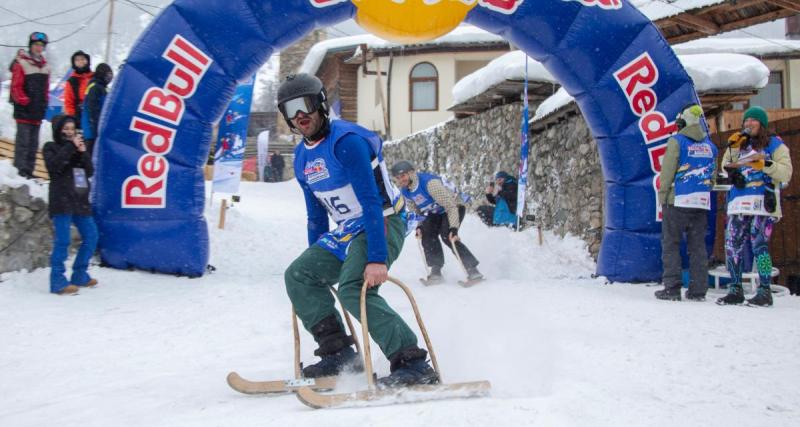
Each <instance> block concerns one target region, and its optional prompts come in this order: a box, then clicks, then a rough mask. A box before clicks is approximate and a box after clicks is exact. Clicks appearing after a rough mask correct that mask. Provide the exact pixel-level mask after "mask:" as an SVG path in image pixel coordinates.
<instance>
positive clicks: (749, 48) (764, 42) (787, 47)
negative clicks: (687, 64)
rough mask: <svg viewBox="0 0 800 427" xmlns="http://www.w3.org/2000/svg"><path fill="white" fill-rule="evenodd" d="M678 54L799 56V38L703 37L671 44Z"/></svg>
mask: <svg viewBox="0 0 800 427" xmlns="http://www.w3.org/2000/svg"><path fill="white" fill-rule="evenodd" d="M672 49H673V50H675V53H678V54H696V53H743V54H746V55H755V56H800V40H785V39H757V38H751V37H747V38H729V39H721V38H705V39H698V40H693V41H690V42H686V43H681V44H677V45H674V46H672Z"/></svg>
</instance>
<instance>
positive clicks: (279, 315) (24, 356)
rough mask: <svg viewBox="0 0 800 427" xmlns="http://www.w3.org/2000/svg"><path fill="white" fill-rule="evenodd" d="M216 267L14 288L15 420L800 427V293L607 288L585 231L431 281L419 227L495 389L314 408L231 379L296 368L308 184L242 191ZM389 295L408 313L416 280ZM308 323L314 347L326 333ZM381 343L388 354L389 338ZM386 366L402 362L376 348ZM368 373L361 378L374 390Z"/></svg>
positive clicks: (442, 307)
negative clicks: (315, 332)
mask: <svg viewBox="0 0 800 427" xmlns="http://www.w3.org/2000/svg"><path fill="white" fill-rule="evenodd" d="M218 206H219V204H218V201H217V202H215V203H214V207H212V208H210V209H209V211H208V212H209V214H208V218H209V223H210V224H212V228H211V239H212V259H211V264H213V265H214V266H215V267H216V268H217V271H216V272H215V273H213V274H210V275H206V276H205V277H203V278H199V279H186V278H178V277H171V276H165V275H155V274H150V273H144V272H128V271H118V270H111V269H103V268H98V267H94V268H93V269H92V271H91V272H92V274H93V275H94V276H95V277H97V278H98V279H99V280H100V285H99V286H98V287H97V288H96V289H87V290H82V291H81V293H80V295H78V296H74V297H60V296H54V295H50V294H49V293H48V285H47V277H48V270H47V269H40V270H36V271H34V272H30V273H26V272H19V273H10V274H4V275H3V276H2V277H1V279H2V283H0V343H2V344H1V345H0V378H2V380H1V381H0V396H2V399H0V425H2V426H14V427H23V426H46V425H61V426H78V425H80V426H112V425H113V426H155V425H158V426H217V425H220V426H234V425H235V426H248V425H253V426H255V425H259V426H264V425H281V426H315V427H318V426H345V425H346V426H353V425H365V426H367V425H369V426H372V425H380V426H409V425H413V426H434V425H435V426H487V425H496V426H520V425H545V426H553V425H558V426H562V425H567V426H574V425H582V426H583V425H585V426H627V425H631V426H641V425H647V426H675V425H681V426H687V425H697V426H715V425H718V426H729V425H742V426H755V425H767V424H769V425H776V426H777V425H785V426H790V425H800V424H798V423H800V407H798V399H797V396H798V395H797V391H798V390H797V385H798V384H800V365H798V363H797V356H798V354H800V334H798V332H797V328H798V325H799V324H798V319H800V316H798V312H800V298H796V297H792V296H784V297H779V298H776V301H775V306H774V307H773V308H771V309H756V308H748V307H719V306H717V305H715V304H714V303H713V302H712V299H713V298H711V299H709V300H708V301H706V302H704V303H693V302H681V303H667V302H661V301H657V300H655V299H654V298H653V295H652V293H653V291H654V290H655V289H657V288H656V287H652V286H650V287H648V286H644V285H626V284H615V285H604V282H603V280H602V279H592V278H591V274H592V272H593V271H594V265H593V263H592V261H591V259H590V258H589V257H588V256H587V254H586V253H585V251H584V249H583V248H582V245H581V243H580V241H578V240H577V239H574V238H568V239H563V240H562V239H558V238H556V237H555V236H553V235H550V234H546V235H545V243H544V245H543V246H541V247H540V246H538V243H537V237H536V234H535V231H533V230H531V231H526V232H523V233H512V232H510V231H508V230H505V229H487V228H485V227H483V226H482V225H481V224H480V221H479V220H478V219H477V218H476V217H475V216H468V218H467V220H466V221H465V224H464V227H463V229H462V232H461V233H460V234H461V235H462V237H463V238H464V241H465V243H466V244H467V245H468V246H469V247H470V248H471V249H472V250H473V251H474V252H475V254H476V255H477V257H478V258H479V259H480V260H481V269H482V271H483V272H484V273H485V274H486V275H487V277H489V280H488V281H487V282H485V283H483V284H481V285H478V286H475V287H473V288H469V289H464V288H461V287H459V286H458V285H457V284H456V281H457V280H458V279H459V278H460V270H459V268H457V267H456V264H455V260H454V259H453V257H452V256H449V257H448V258H447V264H446V265H445V275H446V277H447V279H448V282H449V283H447V284H444V285H440V286H436V287H430V288H425V287H423V286H422V285H420V284H419V283H418V281H417V278H418V277H421V276H422V275H423V274H424V270H423V266H422V263H421V261H420V256H419V252H418V250H417V248H416V242H415V241H414V239H413V237H409V238H408V240H407V241H406V246H405V248H404V251H403V253H402V255H401V257H400V259H399V260H398V262H397V263H396V264H395V265H394V266H393V268H392V270H391V271H390V273H391V274H393V275H395V276H396V277H398V278H400V279H401V280H403V281H405V282H406V283H408V284H409V285H410V286H411V288H412V289H413V290H414V291H415V293H416V297H417V300H418V303H419V305H420V308H421V310H422V314H423V317H424V319H425V321H426V324H427V328H428V330H429V333H430V335H431V338H432V340H433V343H434V346H435V347H434V348H435V350H436V352H437V355H438V357H439V363H440V366H441V368H442V371H443V372H442V373H443V376H444V379H445V380H446V381H448V382H455V381H467V380H478V379H488V380H490V381H491V382H492V385H493V391H492V395H491V397H489V398H484V399H471V400H450V401H439V402H427V403H417V404H410V405H396V406H383V407H378V408H357V409H355V408H353V409H336V410H327V411H325V410H312V409H309V408H307V407H305V406H303V405H302V404H300V402H298V401H297V399H296V398H295V397H294V396H292V395H288V396H282V397H273V398H266V397H254V396H245V395H242V394H238V393H236V392H235V391H233V390H231V389H230V388H228V386H227V384H226V383H225V376H226V374H227V373H228V372H229V371H231V370H237V371H239V372H240V373H241V374H242V375H243V376H245V377H249V378H253V379H278V378H288V377H290V376H291V375H292V372H293V370H292V357H293V353H292V334H291V323H290V320H291V319H290V307H289V302H288V298H287V297H286V294H285V291H284V285H283V278H282V274H283V270H284V268H285V267H286V266H287V265H288V263H289V262H290V261H291V260H292V259H293V258H294V257H295V256H296V255H297V254H299V253H300V252H301V251H302V250H303V249H304V246H305V230H304V227H305V224H304V222H305V216H304V209H303V205H302V196H301V194H300V191H299V189H298V188H297V186H296V184H295V183H293V182H288V183H282V184H260V183H243V184H242V203H240V204H237V205H236V206H235V207H233V208H232V209H230V210H229V211H228V215H227V225H226V229H225V230H224V231H223V230H218V229H217V228H216V220H217V215H218ZM384 288H385V289H384V290H383V291H382V293H383V294H384V295H385V296H386V297H388V299H389V300H390V301H391V302H392V304H393V305H394V306H395V307H396V308H397V309H398V311H400V312H401V314H403V315H404V316H405V317H406V318H407V319H411V318H412V315H411V309H410V306H409V305H408V303H407V302H406V301H404V300H403V296H402V294H401V292H400V291H399V289H397V288H395V287H390V286H385V287H384ZM311 341H312V340H311V338H310V336H309V335H308V334H306V333H304V335H303V345H304V348H303V350H304V351H303V356H304V360H305V362H306V363H309V362H312V361H313V360H314V357H313V356H312V355H311V353H312V350H313V348H314V347H313V346H312V345H311ZM373 348H376V347H373ZM374 359H375V361H376V369H377V371H378V373H379V374H380V375H385V374H386V373H387V372H388V362H387V361H386V360H385V359H384V358H383V357H379V356H377V355H376V357H375V358H374ZM362 381H363V380H362V379H361V378H360V377H354V378H349V379H348V381H347V384H345V387H349V388H350V389H355V388H358V387H363V384H362Z"/></svg>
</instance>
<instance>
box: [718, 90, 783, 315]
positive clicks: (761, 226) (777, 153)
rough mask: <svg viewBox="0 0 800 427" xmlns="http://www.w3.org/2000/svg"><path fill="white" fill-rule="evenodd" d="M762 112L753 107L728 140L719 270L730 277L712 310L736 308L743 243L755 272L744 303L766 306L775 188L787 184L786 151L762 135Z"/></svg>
mask: <svg viewBox="0 0 800 427" xmlns="http://www.w3.org/2000/svg"><path fill="white" fill-rule="evenodd" d="M768 124H769V119H768V117H767V112H766V111H765V110H764V109H763V108H761V107H757V106H753V107H750V108H748V109H747V111H745V112H744V118H743V121H742V126H743V127H744V129H742V132H736V133H734V134H733V135H731V137H730V138H729V139H728V148H727V149H726V150H725V153H724V154H723V156H722V168H723V169H725V170H726V171H728V174H729V176H730V178H731V182H732V183H733V186H732V187H731V189H730V192H729V193H728V224H727V226H726V227H725V264H726V265H727V267H728V273H730V275H731V283H730V284H728V294H727V295H726V296H724V297H722V298H720V299H718V300H717V304H720V305H728V304H741V303H743V302H744V291H743V290H742V264H743V263H744V246H745V241H746V240H747V239H749V240H750V244H751V246H752V249H753V256H754V257H755V260H754V262H755V264H756V269H757V270H758V291H757V292H756V295H755V296H754V297H753V298H750V299H749V300H747V302H748V304H750V305H757V306H771V305H772V291H771V290H770V282H771V280H772V258H771V257H770V255H769V238H770V236H771V235H772V226H773V225H774V224H775V223H776V222H778V221H779V220H780V218H781V199H780V188H781V185H782V184H786V183H788V182H789V180H790V179H791V178H792V159H791V157H789V148H788V147H786V144H784V143H783V140H781V138H780V137H778V136H777V135H775V134H771V133H770V132H769V131H768V130H767V125H768Z"/></svg>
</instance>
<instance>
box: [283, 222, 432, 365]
mask: <svg viewBox="0 0 800 427" xmlns="http://www.w3.org/2000/svg"><path fill="white" fill-rule="evenodd" d="M385 224H386V242H387V244H388V252H389V257H388V259H387V260H386V267H387V268H388V267H389V266H391V264H392V263H393V262H394V261H395V260H396V259H397V257H398V256H399V255H400V250H401V249H402V248H403V240H404V239H405V223H404V221H403V220H402V218H400V216H399V215H391V216H389V217H386V220H385ZM366 266H367V236H366V233H361V234H359V235H358V236H357V237H356V238H355V239H353V243H351V244H350V248H349V250H348V253H347V258H345V260H344V262H342V261H339V259H338V258H336V257H335V256H334V255H333V254H332V253H330V252H328V251H327V250H325V249H323V248H322V247H320V246H319V245H316V244H315V245H312V246H311V247H310V248H308V249H306V250H305V251H304V252H303V253H302V254H301V255H300V256H299V257H298V258H297V259H295V260H294V262H292V264H291V265H290V266H289V268H287V269H286V273H285V274H284V277H285V281H286V292H287V293H288V294H289V299H290V300H291V301H292V304H293V305H294V309H295V312H296V313H297V316H298V317H299V318H300V320H301V321H302V322H303V326H304V327H305V328H306V330H307V331H309V332H310V331H311V328H312V327H314V326H315V325H316V324H317V323H319V322H320V321H321V320H322V319H324V318H326V317H328V316H330V315H335V316H336V318H337V319H338V321H339V325H340V326H342V330H345V329H344V326H343V325H342V319H341V316H340V315H339V312H338V311H337V310H336V305H335V299H334V297H333V295H332V294H331V291H330V290H329V289H328V287H329V286H332V285H334V284H335V283H337V282H338V283H339V290H338V293H339V298H340V299H341V300H342V304H343V305H344V307H345V309H346V310H347V311H349V312H350V313H351V314H352V315H354V316H355V317H356V319H359V320H360V317H361V306H360V303H361V287H362V286H363V284H364V269H365V268H366ZM367 314H368V320H369V333H370V335H371V336H372V339H373V340H374V341H375V342H376V343H378V346H380V348H381V350H382V351H383V354H384V355H386V357H389V356H391V355H393V354H395V353H396V352H398V351H400V350H404V349H407V348H409V347H416V345H417V336H416V335H415V334H414V332H413V331H412V330H411V329H410V328H409V327H408V325H407V324H406V323H405V322H404V321H403V319H402V318H401V317H400V316H399V315H398V314H397V313H396V312H395V311H394V310H392V309H391V308H390V307H389V305H388V304H387V303H386V300H384V299H383V298H382V297H381V296H380V295H378V288H377V287H375V288H372V289H369V290H368V291H367Z"/></svg>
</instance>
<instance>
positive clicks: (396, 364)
mask: <svg viewBox="0 0 800 427" xmlns="http://www.w3.org/2000/svg"><path fill="white" fill-rule="evenodd" d="M427 357H428V352H427V351H425V350H423V349H421V348H417V347H412V348H407V349H405V350H401V351H398V352H397V353H395V354H393V355H392V356H390V357H389V360H390V361H391V366H390V368H389V369H390V371H391V374H390V375H389V376H388V377H384V378H381V379H379V380H378V386H379V387H382V388H390V387H407V386H411V385H418V384H438V383H439V375H438V374H437V373H436V371H434V370H433V368H431V365H429V364H428V362H427V361H426V360H425V359H426V358H427Z"/></svg>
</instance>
